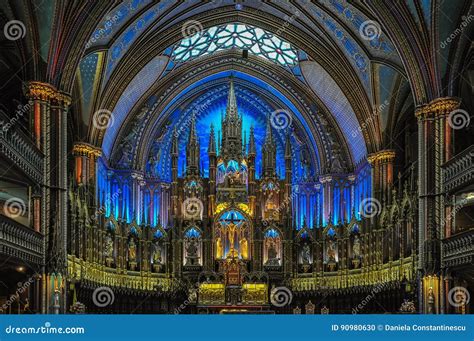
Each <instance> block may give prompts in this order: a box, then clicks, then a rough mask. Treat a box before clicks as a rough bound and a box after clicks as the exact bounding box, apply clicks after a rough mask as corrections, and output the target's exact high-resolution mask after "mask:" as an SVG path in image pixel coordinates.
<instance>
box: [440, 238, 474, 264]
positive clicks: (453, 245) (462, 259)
mask: <svg viewBox="0 0 474 341" xmlns="http://www.w3.org/2000/svg"><path fill="white" fill-rule="evenodd" d="M442 247H443V254H442V266H443V267H455V266H472V263H473V262H474V229H470V230H466V231H463V232H461V233H458V234H455V235H453V236H451V237H449V238H446V239H444V240H443V246H442Z"/></svg>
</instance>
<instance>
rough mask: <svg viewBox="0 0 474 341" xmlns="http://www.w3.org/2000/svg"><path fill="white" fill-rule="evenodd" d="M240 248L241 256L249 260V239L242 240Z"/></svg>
mask: <svg viewBox="0 0 474 341" xmlns="http://www.w3.org/2000/svg"><path fill="white" fill-rule="evenodd" d="M239 246H240V255H241V256H242V259H248V258H249V244H248V242H247V239H245V238H242V239H241V240H240V242H239Z"/></svg>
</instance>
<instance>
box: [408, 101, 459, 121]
mask: <svg viewBox="0 0 474 341" xmlns="http://www.w3.org/2000/svg"><path fill="white" fill-rule="evenodd" d="M460 103H461V100H460V99H459V98H455V97H441V98H436V99H434V100H433V101H431V102H430V103H428V104H426V105H422V106H419V107H418V108H417V109H416V111H415V116H416V117H418V118H426V117H427V116H430V115H434V116H437V115H446V114H448V113H450V112H451V111H453V110H455V109H457V108H459V104H460Z"/></svg>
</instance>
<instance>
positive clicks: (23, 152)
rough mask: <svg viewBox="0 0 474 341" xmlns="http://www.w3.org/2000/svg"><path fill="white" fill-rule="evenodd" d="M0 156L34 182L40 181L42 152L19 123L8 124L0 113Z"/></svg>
mask: <svg viewBox="0 0 474 341" xmlns="http://www.w3.org/2000/svg"><path fill="white" fill-rule="evenodd" d="M0 122H3V125H1V126H0V157H3V158H4V159H5V163H6V164H9V165H11V164H14V165H16V166H17V167H18V168H19V169H21V170H22V171H23V173H25V174H26V175H27V176H28V177H29V178H31V179H32V180H33V181H35V182H42V174H43V170H42V168H43V166H42V164H43V154H42V153H41V151H40V150H39V149H38V148H37V147H36V146H35V145H34V144H33V141H32V140H31V139H30V137H29V136H28V135H27V134H26V133H24V132H23V131H22V130H21V127H20V123H13V124H8V123H5V122H9V120H8V119H7V118H6V117H5V115H4V114H0Z"/></svg>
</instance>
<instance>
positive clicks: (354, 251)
mask: <svg viewBox="0 0 474 341" xmlns="http://www.w3.org/2000/svg"><path fill="white" fill-rule="evenodd" d="M352 254H353V256H354V258H359V257H360V240H359V237H358V236H355V237H354V245H353V246H352Z"/></svg>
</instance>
